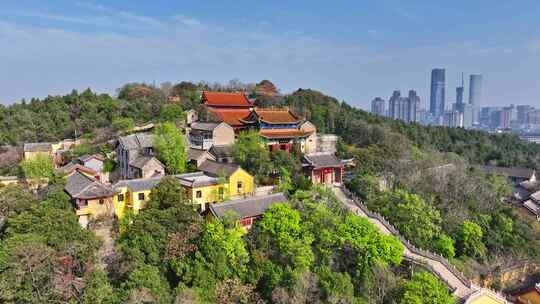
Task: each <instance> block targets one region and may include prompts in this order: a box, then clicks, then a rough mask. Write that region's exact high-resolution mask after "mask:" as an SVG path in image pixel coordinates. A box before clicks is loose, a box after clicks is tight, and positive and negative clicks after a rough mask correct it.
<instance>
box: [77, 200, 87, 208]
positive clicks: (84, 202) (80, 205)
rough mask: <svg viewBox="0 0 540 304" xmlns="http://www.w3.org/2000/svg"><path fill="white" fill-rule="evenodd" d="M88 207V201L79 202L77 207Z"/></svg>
mask: <svg viewBox="0 0 540 304" xmlns="http://www.w3.org/2000/svg"><path fill="white" fill-rule="evenodd" d="M86 206H88V201H87V200H80V201H79V207H86Z"/></svg>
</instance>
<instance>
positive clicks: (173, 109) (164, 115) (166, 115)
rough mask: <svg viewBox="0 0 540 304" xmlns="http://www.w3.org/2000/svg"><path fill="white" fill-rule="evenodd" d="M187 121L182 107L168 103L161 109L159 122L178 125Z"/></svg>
mask: <svg viewBox="0 0 540 304" xmlns="http://www.w3.org/2000/svg"><path fill="white" fill-rule="evenodd" d="M185 119H186V113H185V112H184V110H183V109H182V106H181V105H178V104H170V103H166V104H164V105H163V106H162V107H161V111H160V113H159V120H160V121H162V122H173V123H178V122H182V121H184V120H185Z"/></svg>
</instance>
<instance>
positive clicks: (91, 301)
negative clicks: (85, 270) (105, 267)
mask: <svg viewBox="0 0 540 304" xmlns="http://www.w3.org/2000/svg"><path fill="white" fill-rule="evenodd" d="M81 303H83V304H115V303H120V301H119V299H118V297H117V295H116V293H115V290H114V289H113V287H112V286H111V284H110V282H109V280H108V278H107V275H106V274H105V273H104V272H103V271H101V270H95V271H92V272H91V273H90V274H89V275H88V278H87V280H86V285H85V287H84V290H83V296H82V299H81Z"/></svg>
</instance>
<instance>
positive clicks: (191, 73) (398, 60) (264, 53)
mask: <svg viewBox="0 0 540 304" xmlns="http://www.w3.org/2000/svg"><path fill="white" fill-rule="evenodd" d="M259 2H260V3H259ZM499 2H500V3H499ZM513 3H514V2H513V1H484V0H476V1H475V0H469V1H464V0H463V1H462V0H455V1H438V0H432V1H415V0H407V1H398V0H378V1H361V0H356V1H352V0H351V1H318V0H311V1H244V0H236V1H217V0H216V1H172V0H153V1H133V0H132V1H127V0H122V1H113V0H109V1H95V0H81V1H77V0H71V1H67V0H48V1H38V0H17V1H14V0H13V1H12V0H2V1H1V2H0V102H1V103H4V104H9V103H12V102H15V101H18V100H20V99H21V98H27V99H28V98H31V97H45V96H47V95H48V94H51V95H55V94H64V93H68V92H70V91H71V89H73V88H75V89H84V88H86V87H91V88H92V89H95V90H97V91H100V92H110V93H114V92H115V89H116V88H118V87H120V86H121V85H122V84H124V83H127V82H133V81H138V82H148V83H151V82H153V81H155V82H156V83H160V82H163V81H172V82H176V81H180V80H192V81H199V80H206V81H210V82H215V81H218V82H226V81H228V80H230V79H233V78H238V79H240V80H241V81H244V82H257V81H260V80H262V79H270V80H272V81H273V82H274V83H275V84H276V85H277V86H278V87H280V88H281V90H282V91H283V92H284V93H287V92H291V91H293V90H295V89H297V88H299V87H302V88H313V89H318V90H321V91H324V92H325V93H327V94H330V95H333V96H336V97H338V98H339V99H342V100H345V101H347V102H349V103H351V104H353V105H356V106H360V107H363V108H366V107H368V105H369V102H370V101H371V100H372V99H373V98H374V97H375V96H382V97H383V98H385V99H387V98H388V97H389V96H390V95H391V93H392V91H393V90H394V89H400V90H402V92H403V93H405V92H406V91H407V90H409V89H411V88H412V89H416V90H417V91H418V92H419V94H420V96H421V98H422V101H423V103H424V104H426V103H427V102H428V95H429V74H430V70H431V68H434V67H444V68H446V69H447V74H446V77H447V88H446V89H447V103H450V102H453V101H454V99H455V86H456V85H457V84H458V82H459V77H460V75H461V72H464V73H465V74H470V73H481V74H483V75H484V92H483V95H484V96H483V103H484V105H487V104H493V105H503V104H510V103H515V104H522V103H526V104H533V105H537V106H540V99H539V98H538V95H539V94H538V92H537V91H538V88H540V19H539V18H538V16H540V1H537V0H530V1H529V0H520V1H519V5H516V4H513Z"/></svg>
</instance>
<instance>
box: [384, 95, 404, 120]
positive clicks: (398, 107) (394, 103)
mask: <svg viewBox="0 0 540 304" xmlns="http://www.w3.org/2000/svg"><path fill="white" fill-rule="evenodd" d="M402 109H403V98H402V97H401V91H398V90H396V91H394V92H393V93H392V97H390V99H388V117H390V118H392V119H401V118H402Z"/></svg>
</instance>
